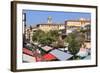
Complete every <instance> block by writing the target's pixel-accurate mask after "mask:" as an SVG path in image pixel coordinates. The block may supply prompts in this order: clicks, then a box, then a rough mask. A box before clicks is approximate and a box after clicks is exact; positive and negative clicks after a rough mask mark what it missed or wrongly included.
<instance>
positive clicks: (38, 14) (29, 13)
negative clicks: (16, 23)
mask: <svg viewBox="0 0 100 73" xmlns="http://www.w3.org/2000/svg"><path fill="white" fill-rule="evenodd" d="M23 13H26V23H27V25H36V24H39V23H47V18H48V17H49V16H51V17H52V22H53V23H64V21H65V20H77V19H80V18H85V19H91V14H90V13H85V12H81V13H80V12H61V11H59V12H56V11H36V10H23Z"/></svg>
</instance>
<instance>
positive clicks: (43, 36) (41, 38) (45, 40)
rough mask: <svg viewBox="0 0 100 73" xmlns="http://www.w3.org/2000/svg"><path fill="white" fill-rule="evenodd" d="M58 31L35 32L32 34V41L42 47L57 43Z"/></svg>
mask: <svg viewBox="0 0 100 73" xmlns="http://www.w3.org/2000/svg"><path fill="white" fill-rule="evenodd" d="M58 35H59V34H58V31H57V30H51V31H49V32H44V31H42V30H37V31H36V32H34V33H33V37H32V40H33V41H34V42H38V43H40V44H43V45H50V44H52V42H55V41H57V39H58Z"/></svg>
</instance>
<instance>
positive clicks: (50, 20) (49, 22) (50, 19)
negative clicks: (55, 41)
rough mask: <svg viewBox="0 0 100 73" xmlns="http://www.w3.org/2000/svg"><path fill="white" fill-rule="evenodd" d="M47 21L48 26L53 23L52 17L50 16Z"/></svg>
mask: <svg viewBox="0 0 100 73" xmlns="http://www.w3.org/2000/svg"><path fill="white" fill-rule="evenodd" d="M47 20H48V24H51V23H52V17H51V16H49V17H48V19H47Z"/></svg>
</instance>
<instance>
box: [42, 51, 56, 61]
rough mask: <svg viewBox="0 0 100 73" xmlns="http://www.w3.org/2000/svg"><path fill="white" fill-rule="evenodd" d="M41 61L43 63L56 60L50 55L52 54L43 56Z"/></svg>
mask: <svg viewBox="0 0 100 73" xmlns="http://www.w3.org/2000/svg"><path fill="white" fill-rule="evenodd" d="M42 59H43V60H45V61H50V60H54V59H56V57H55V56H54V55H52V54H50V53H49V54H45V55H44V56H43V57H42Z"/></svg>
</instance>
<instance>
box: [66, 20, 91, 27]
mask: <svg viewBox="0 0 100 73" xmlns="http://www.w3.org/2000/svg"><path fill="white" fill-rule="evenodd" d="M65 24H66V25H67V27H68V28H80V27H83V26H85V25H88V24H91V22H90V20H85V19H79V20H67V21H65Z"/></svg>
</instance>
